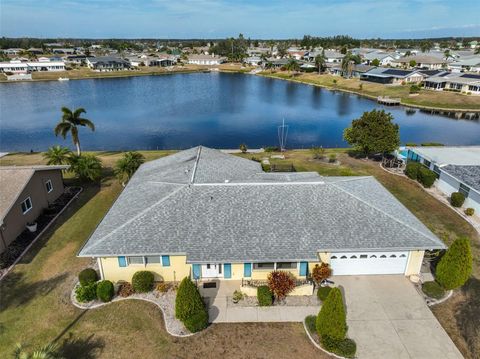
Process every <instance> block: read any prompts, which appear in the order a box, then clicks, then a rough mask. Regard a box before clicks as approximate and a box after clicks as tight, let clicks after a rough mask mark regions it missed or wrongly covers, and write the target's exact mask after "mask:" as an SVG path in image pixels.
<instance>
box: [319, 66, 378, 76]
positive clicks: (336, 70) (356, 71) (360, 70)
mask: <svg viewBox="0 0 480 359" xmlns="http://www.w3.org/2000/svg"><path fill="white" fill-rule="evenodd" d="M374 68H375V66H370V65H363V64H358V65H353V68H352V75H351V76H352V77H356V78H361V77H362V75H363V74H365V73H367V72H368V71H370V70H372V69H374ZM327 70H328V72H330V73H331V74H332V75H337V76H341V75H343V70H342V65H341V64H337V63H334V64H328V65H327Z"/></svg>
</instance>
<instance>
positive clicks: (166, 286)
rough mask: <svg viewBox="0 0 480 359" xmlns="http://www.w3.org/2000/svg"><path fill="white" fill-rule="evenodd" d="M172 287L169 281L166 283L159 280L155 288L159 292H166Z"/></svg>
mask: <svg viewBox="0 0 480 359" xmlns="http://www.w3.org/2000/svg"><path fill="white" fill-rule="evenodd" d="M171 287H172V285H171V284H170V283H167V282H161V283H158V284H157V290H158V291H159V292H160V293H166V292H168V290H169V289H170V288H171Z"/></svg>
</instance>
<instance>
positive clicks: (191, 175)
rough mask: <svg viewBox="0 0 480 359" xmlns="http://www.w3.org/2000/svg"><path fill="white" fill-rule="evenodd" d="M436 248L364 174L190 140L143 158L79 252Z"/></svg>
mask: <svg viewBox="0 0 480 359" xmlns="http://www.w3.org/2000/svg"><path fill="white" fill-rule="evenodd" d="M226 181H228V182H226ZM434 248H444V245H443V243H442V242H441V241H440V240H439V239H438V238H437V237H435V235H433V234H432V233H431V232H430V231H429V230H428V229H427V228H426V227H425V226H424V225H423V224H422V223H421V222H420V221H419V220H418V219H417V218H416V217H414V216H413V215H412V214H411V213H410V212H409V211H408V210H407V209H406V208H405V207H404V206H403V205H402V204H400V203H399V202H398V201H397V200H396V199H395V198H394V197H393V196H392V195H391V194H390V193H389V192H388V191H387V190H386V189H385V188H384V187H382V186H381V185H380V184H379V183H378V182H377V181H376V180H375V179H374V178H372V177H321V176H319V175H318V174H317V173H312V172H303V173H263V172H262V171H261V166H260V164H259V163H257V162H253V161H249V160H245V159H242V158H239V157H236V156H232V155H227V154H224V153H221V152H219V151H216V150H212V149H209V148H206V147H201V148H200V147H197V148H193V149H189V150H186V151H182V152H179V153H177V154H174V155H171V156H168V157H164V158H161V159H159V160H156V161H152V162H149V163H146V164H144V165H142V166H141V167H140V169H139V170H138V171H137V173H136V174H135V175H134V176H133V178H132V180H131V181H130V183H129V184H128V185H127V187H126V188H125V190H124V191H123V193H122V194H121V195H120V197H119V198H118V200H117V201H116V202H115V204H114V205H113V207H112V208H111V210H110V211H109V212H108V214H107V215H106V217H105V218H104V219H103V221H102V222H101V223H100V225H99V226H98V228H97V229H96V231H95V232H94V234H93V235H92V236H91V238H90V239H89V241H88V242H87V243H86V244H85V246H84V247H83V248H82V250H81V252H80V254H79V255H80V256H87V257H88V256H116V255H145V254H186V255H187V260H188V261H189V262H242V261H270V260H271V261H274V260H285V261H287V260H292V261H293V260H295V261H298V260H315V259H317V252H318V251H329V250H335V251H348V250H360V249H362V250H384V249H389V250H408V249H434Z"/></svg>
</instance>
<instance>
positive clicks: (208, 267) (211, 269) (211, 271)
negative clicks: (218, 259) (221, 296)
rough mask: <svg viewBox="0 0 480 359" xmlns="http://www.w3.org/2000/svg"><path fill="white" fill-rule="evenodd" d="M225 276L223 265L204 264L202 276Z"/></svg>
mask: <svg viewBox="0 0 480 359" xmlns="http://www.w3.org/2000/svg"><path fill="white" fill-rule="evenodd" d="M219 277H223V274H222V265H221V264H218V263H209V264H202V278H219Z"/></svg>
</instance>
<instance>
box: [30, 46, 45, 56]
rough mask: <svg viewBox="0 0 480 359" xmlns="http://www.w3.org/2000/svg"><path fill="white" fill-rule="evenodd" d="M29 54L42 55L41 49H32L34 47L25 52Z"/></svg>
mask: <svg viewBox="0 0 480 359" xmlns="http://www.w3.org/2000/svg"><path fill="white" fill-rule="evenodd" d="M27 51H28V52H29V53H31V54H33V55H40V54H43V49H40V48H34V47H31V48H29V49H28V50H27Z"/></svg>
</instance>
